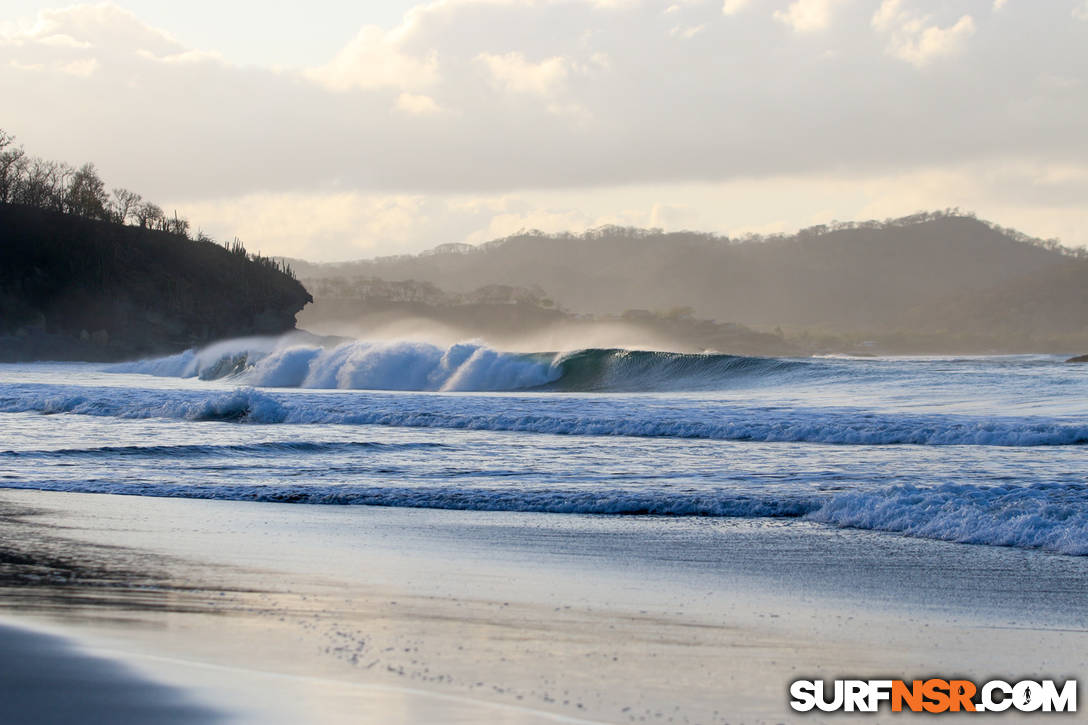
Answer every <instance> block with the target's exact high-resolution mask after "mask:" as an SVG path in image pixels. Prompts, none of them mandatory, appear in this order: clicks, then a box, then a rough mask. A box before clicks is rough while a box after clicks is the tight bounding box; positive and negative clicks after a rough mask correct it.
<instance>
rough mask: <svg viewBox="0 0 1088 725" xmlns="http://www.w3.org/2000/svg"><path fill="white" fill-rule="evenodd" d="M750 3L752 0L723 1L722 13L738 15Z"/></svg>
mask: <svg viewBox="0 0 1088 725" xmlns="http://www.w3.org/2000/svg"><path fill="white" fill-rule="evenodd" d="M750 3H751V0H725V1H724V2H723V3H722V15H736V14H737V13H739V12H740V11H741V10H744V9H745V8H746V7H748V5H749V4H750Z"/></svg>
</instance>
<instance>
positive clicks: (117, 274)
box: [0, 135, 312, 360]
mask: <svg viewBox="0 0 1088 725" xmlns="http://www.w3.org/2000/svg"><path fill="white" fill-rule="evenodd" d="M0 138H2V143H3V146H2V147H0V184H2V186H0V194H2V196H0V360H30V359H93V360H97V359H102V360H108V359H120V358H126V357H133V356H137V355H143V354H156V353H165V352H178V351H180V350H183V349H185V348H188V347H191V346H193V345H198V344H203V343H206V342H210V341H212V340H216V339H219V338H224V337H235V336H241V335H253V334H260V333H267V334H275V333H280V332H284V331H286V330H290V329H293V328H294V325H295V315H296V314H297V313H298V311H299V310H301V309H302V307H303V306H304V305H305V304H307V302H309V301H311V299H312V298H311V297H310V295H309V293H307V292H306V289H305V288H304V287H303V286H302V285H301V284H300V283H299V282H298V280H296V279H295V278H294V276H293V273H292V272H291V269H290V267H289V266H287V265H285V264H284V263H282V262H280V261H278V260H273V259H270V258H268V257H262V256H261V255H259V254H250V253H248V252H246V250H245V247H244V246H243V245H242V244H241V242H239V241H237V240H234V241H233V242H232V243H230V244H228V245H225V246H224V245H219V244H216V243H215V242H214V241H213V240H211V239H210V238H209V237H207V236H206V235H203V234H198V235H197V237H196V238H195V239H191V238H190V237H189V224H188V222H187V221H186V220H184V219H182V218H180V217H178V216H176V215H175V216H174V217H172V218H169V219H167V218H166V217H165V216H164V215H162V214H161V210H159V211H156V210H157V209H158V207H155V206H154V205H151V204H147V203H144V202H142V201H141V199H140V197H139V195H138V194H134V193H132V192H128V191H125V190H123V189H118V190H115V191H114V194H113V195H112V196H107V195H106V194H105V192H104V188H105V185H104V184H103V183H102V181H101V180H100V179H99V178H98V175H97V173H96V172H95V170H94V167H93V166H92V165H90V164H88V165H85V166H83V167H81V168H80V169H72V168H71V167H69V166H66V165H64V164H54V163H51V162H45V161H42V160H40V159H34V158H30V157H27V156H26V155H25V154H24V153H23V152H22V149H18V148H14V147H13V145H12V143H11V141H10V137H8V136H6V135H5V136H2V137H0Z"/></svg>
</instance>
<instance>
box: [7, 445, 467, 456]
mask: <svg viewBox="0 0 1088 725" xmlns="http://www.w3.org/2000/svg"><path fill="white" fill-rule="evenodd" d="M447 447H448V446H447V445H446V444H444V443H435V442H426V441H422V442H418V443H382V442H378V441H334V442H310V441H263V442H260V443H238V444H228V445H211V444H208V445H205V444H180V445H157V446H95V447H93V448H57V449H32V450H10V451H0V458H101V457H106V456H120V457H123V458H172V459H173V458H198V457H218V456H229V457H237V456H280V455H283V454H293V455H318V454H323V453H344V452H351V451H364V450H371V451H375V452H378V451H383V452H388V451H399V450H420V449H435V448H438V449H441V448H447Z"/></svg>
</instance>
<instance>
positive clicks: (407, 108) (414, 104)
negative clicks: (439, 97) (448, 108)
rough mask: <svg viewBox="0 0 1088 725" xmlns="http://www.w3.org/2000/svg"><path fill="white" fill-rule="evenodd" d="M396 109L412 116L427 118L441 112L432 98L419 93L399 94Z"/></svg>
mask: <svg viewBox="0 0 1088 725" xmlns="http://www.w3.org/2000/svg"><path fill="white" fill-rule="evenodd" d="M396 109H397V110H398V111H402V112H403V113H408V114H411V115H414V116H428V115H431V114H434V113H438V112H440V111H441V110H442V109H441V108H440V107H439V105H438V104H437V103H435V101H434V99H433V98H431V97H430V96H424V95H422V94H419V93H401V94H400V95H399V96H397V104H396Z"/></svg>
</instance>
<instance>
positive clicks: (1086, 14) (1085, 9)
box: [1073, 0, 1088, 21]
mask: <svg viewBox="0 0 1088 725" xmlns="http://www.w3.org/2000/svg"><path fill="white" fill-rule="evenodd" d="M1073 17H1074V18H1076V19H1077V20H1084V21H1088V0H1083V2H1081V3H1080V4H1079V5H1077V6H1076V7H1074V8H1073Z"/></svg>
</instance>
